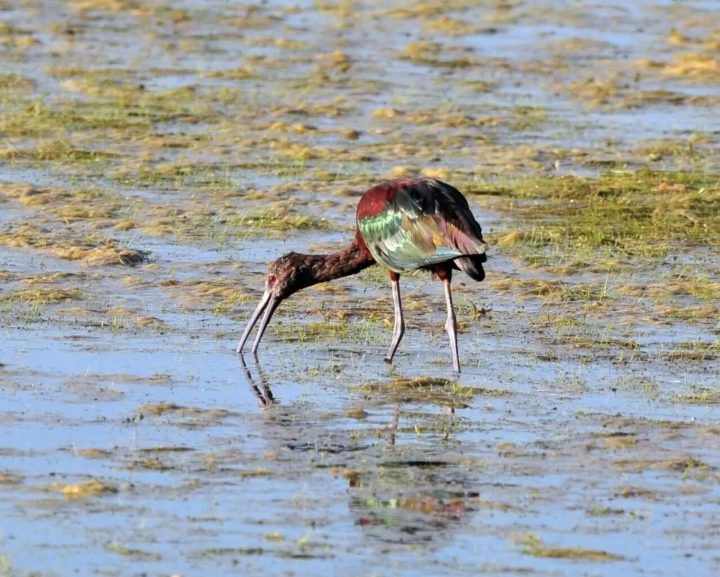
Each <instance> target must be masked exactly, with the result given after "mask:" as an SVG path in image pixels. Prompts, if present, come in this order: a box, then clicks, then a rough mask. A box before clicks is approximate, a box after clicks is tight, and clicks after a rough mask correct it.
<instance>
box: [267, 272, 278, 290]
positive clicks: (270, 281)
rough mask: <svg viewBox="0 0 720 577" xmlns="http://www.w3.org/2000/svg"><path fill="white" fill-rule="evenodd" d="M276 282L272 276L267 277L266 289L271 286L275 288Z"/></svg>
mask: <svg viewBox="0 0 720 577" xmlns="http://www.w3.org/2000/svg"><path fill="white" fill-rule="evenodd" d="M276 280H277V278H275V275H274V274H271V275H268V278H267V284H268V287H270V288H272V287H273V286H275V281H276Z"/></svg>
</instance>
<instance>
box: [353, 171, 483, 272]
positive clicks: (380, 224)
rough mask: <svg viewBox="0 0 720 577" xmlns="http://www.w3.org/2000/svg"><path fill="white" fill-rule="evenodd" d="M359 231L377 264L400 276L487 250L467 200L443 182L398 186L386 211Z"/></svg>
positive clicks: (367, 219)
mask: <svg viewBox="0 0 720 577" xmlns="http://www.w3.org/2000/svg"><path fill="white" fill-rule="evenodd" d="M358 227H359V229H360V232H361V234H362V235H363V238H364V239H365V243H366V244H367V246H368V249H369V250H370V252H371V253H372V255H373V257H374V258H375V260H377V261H378V262H380V263H382V264H383V265H385V266H386V267H387V268H389V269H391V270H394V271H396V272H406V271H410V270H415V269H418V268H421V267H425V266H430V265H433V264H438V263H441V262H445V261H448V260H452V259H454V258H457V257H460V256H463V255H469V254H482V253H483V252H484V250H485V244H484V243H483V242H482V232H481V231H480V226H479V225H478V224H477V222H476V221H475V219H474V217H473V216H472V213H471V212H470V209H469V207H468V205H467V201H466V200H465V198H464V197H463V196H462V195H461V194H460V192H458V191H457V190H455V189H454V188H452V187H451V186H449V185H446V184H444V183H441V182H438V181H432V180H416V181H410V182H409V183H408V184H406V185H404V186H401V187H399V188H398V190H397V191H396V193H395V195H394V198H389V199H388V201H387V202H386V204H385V207H384V209H383V210H382V211H380V212H378V213H376V214H375V215H373V216H368V217H365V218H363V219H361V220H359V222H358Z"/></svg>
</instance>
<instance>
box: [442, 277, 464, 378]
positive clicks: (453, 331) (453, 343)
mask: <svg viewBox="0 0 720 577" xmlns="http://www.w3.org/2000/svg"><path fill="white" fill-rule="evenodd" d="M443 285H444V286H445V303H446V304H447V311H448V316H447V321H445V330H446V331H447V333H448V336H449V337H450V349H451V350H452V357H453V369H454V370H455V372H457V373H459V372H460V355H459V354H458V345H457V321H456V320H455V309H453V301H452V291H451V290H450V277H449V276H448V278H444V279H443Z"/></svg>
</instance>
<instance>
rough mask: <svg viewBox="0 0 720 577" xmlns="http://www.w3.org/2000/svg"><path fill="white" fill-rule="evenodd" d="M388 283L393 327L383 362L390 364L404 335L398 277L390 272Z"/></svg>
mask: <svg viewBox="0 0 720 577" xmlns="http://www.w3.org/2000/svg"><path fill="white" fill-rule="evenodd" d="M390 282H391V283H392V295H393V308H394V309H395V324H394V325H393V336H392V342H391V343H390V348H389V349H388V353H387V356H386V357H385V361H386V362H388V363H391V362H392V360H393V357H394V356H395V351H396V350H397V348H398V345H399V344H400V339H402V338H403V335H404V334H405V320H404V319H403V311H402V300H401V299H400V275H399V274H398V273H396V272H393V271H390Z"/></svg>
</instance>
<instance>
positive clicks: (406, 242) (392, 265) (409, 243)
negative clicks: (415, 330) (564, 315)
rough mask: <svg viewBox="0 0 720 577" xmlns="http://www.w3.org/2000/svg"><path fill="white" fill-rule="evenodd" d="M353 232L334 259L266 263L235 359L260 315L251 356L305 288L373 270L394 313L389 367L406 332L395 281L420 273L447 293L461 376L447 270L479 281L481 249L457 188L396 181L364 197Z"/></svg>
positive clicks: (289, 257) (294, 257)
mask: <svg viewBox="0 0 720 577" xmlns="http://www.w3.org/2000/svg"><path fill="white" fill-rule="evenodd" d="M356 221H357V230H356V233H355V238H353V240H352V242H351V243H350V244H349V245H348V246H347V247H345V248H344V249H342V250H340V251H339V252H336V253H333V254H328V255H306V254H298V253H295V252H291V253H289V254H286V255H285V256H283V257H281V258H279V259H277V260H276V261H274V262H272V263H270V266H269V268H268V274H267V278H266V280H265V293H264V294H263V296H262V299H261V300H260V304H259V305H258V306H257V308H256V309H255V312H254V313H253V315H252V317H251V318H250V321H249V322H248V325H247V327H246V328H245V332H244V333H243V335H242V338H241V339H240V343H239V344H238V347H237V352H238V353H239V352H240V351H241V350H242V348H243V345H244V344H245V341H246V340H247V338H248V336H249V335H250V332H251V331H252V329H253V327H254V326H255V324H256V323H257V321H258V318H259V317H260V314H261V313H262V312H263V311H265V315H264V316H263V318H262V322H261V323H260V328H259V329H258V332H257V336H256V337H255V343H254V344H253V348H252V352H253V353H256V352H257V349H258V345H259V344H260V339H262V336H263V333H264V332H265V329H266V328H267V326H268V323H269V322H270V318H271V317H272V315H273V313H274V312H275V309H276V308H277V307H278V305H279V304H280V303H281V302H282V301H283V300H284V299H286V298H287V297H289V296H290V295H292V294H293V293H295V292H297V291H299V290H301V289H304V288H306V287H309V286H311V285H314V284H317V283H321V282H326V281H330V280H333V279H336V278H340V277H344V276H348V275H351V274H355V273H358V272H360V271H361V270H363V269H364V268H367V267H369V266H371V265H373V264H376V263H378V264H380V265H382V266H384V267H385V268H386V269H388V271H389V272H390V282H391V284H392V295H393V303H394V310H395V325H394V328H393V336H392V342H391V343H390V349H389V350H388V353H387V357H386V359H385V360H386V361H388V362H390V361H392V358H393V356H394V355H395V351H396V350H397V347H398V344H399V343H400V339H402V336H403V334H404V332H405V322H404V320H403V311H402V300H401V298H400V274H402V273H407V272H410V271H414V270H417V269H425V270H429V271H432V272H433V273H434V274H435V275H436V276H437V277H438V278H439V279H440V280H442V281H443V284H444V287H445V302H446V304H447V315H448V316H447V322H446V323H445V328H446V330H447V332H448V336H449V337H450V348H451V350H452V358H453V368H454V369H455V371H460V357H459V355H458V346H457V324H456V320H455V311H454V309H453V302H452V292H451V290H450V281H451V279H452V271H453V269H459V270H462V271H463V272H465V273H466V274H467V275H468V276H469V277H470V278H472V279H474V280H477V281H481V280H483V279H484V278H485V271H484V270H483V266H482V263H484V262H485V260H486V257H485V250H486V248H487V245H486V244H485V241H483V237H482V230H481V228H480V225H479V224H478V223H477V221H476V220H475V217H474V216H473V214H472V212H471V211H470V207H469V206H468V203H467V200H466V199H465V197H464V196H463V195H462V194H461V193H460V191H458V190H457V189H456V188H454V187H452V186H450V185H449V184H446V183H444V182H440V181H439V180H433V179H428V178H400V179H398V180H393V181H391V182H385V183H382V184H379V185H378V186H375V187H373V188H371V189H370V190H368V191H367V192H365V194H363V196H362V198H360V201H359V202H358V207H357V213H356Z"/></svg>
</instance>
